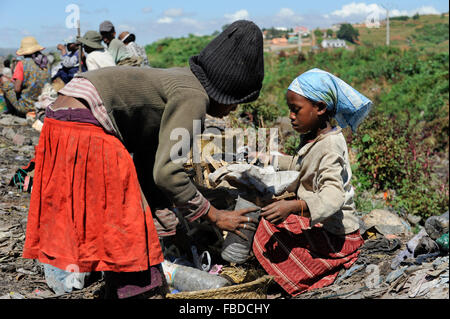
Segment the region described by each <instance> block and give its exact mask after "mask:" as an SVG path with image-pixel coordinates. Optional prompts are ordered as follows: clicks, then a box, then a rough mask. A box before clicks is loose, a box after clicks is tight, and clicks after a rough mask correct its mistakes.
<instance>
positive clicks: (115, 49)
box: [99, 20, 141, 66]
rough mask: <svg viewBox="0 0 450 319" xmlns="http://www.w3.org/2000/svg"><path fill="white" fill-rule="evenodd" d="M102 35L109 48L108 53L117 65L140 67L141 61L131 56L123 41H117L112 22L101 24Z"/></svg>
mask: <svg viewBox="0 0 450 319" xmlns="http://www.w3.org/2000/svg"><path fill="white" fill-rule="evenodd" d="M99 30H100V34H101V35H102V39H103V42H105V43H106V45H107V47H108V52H109V53H110V54H111V56H112V57H113V60H114V63H116V65H129V66H140V65H141V61H140V60H139V59H138V58H137V57H135V56H132V55H131V54H130V52H129V51H128V49H127V47H126V46H125V44H123V42H122V41H120V40H118V39H116V30H115V29H114V25H113V24H112V23H111V21H108V20H106V21H103V22H102V23H101V24H100V28H99Z"/></svg>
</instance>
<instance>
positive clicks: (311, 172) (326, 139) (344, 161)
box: [276, 127, 359, 235]
mask: <svg viewBox="0 0 450 319" xmlns="http://www.w3.org/2000/svg"><path fill="white" fill-rule="evenodd" d="M276 162H277V164H276V165H277V169H278V170H295V171H299V172H300V176H299V185H298V188H297V198H298V199H302V200H304V201H305V202H306V204H307V205H308V209H309V212H310V215H311V225H315V224H317V223H322V224H323V227H324V228H325V229H326V230H327V231H329V232H331V233H333V234H335V235H343V234H349V233H352V232H354V231H356V230H357V229H359V220H358V217H357V216H356V215H355V212H356V207H355V203H354V199H353V196H354V189H353V187H352V184H351V180H352V170H351V167H350V160H349V157H348V148H347V143H346V141H345V137H344V135H343V134H342V130H341V128H339V127H337V128H335V129H333V130H331V131H329V132H328V133H326V134H321V135H319V136H318V137H316V138H315V139H314V140H313V141H311V142H309V143H307V144H305V145H304V146H303V147H302V148H301V149H300V150H299V151H298V152H297V155H296V156H276Z"/></svg>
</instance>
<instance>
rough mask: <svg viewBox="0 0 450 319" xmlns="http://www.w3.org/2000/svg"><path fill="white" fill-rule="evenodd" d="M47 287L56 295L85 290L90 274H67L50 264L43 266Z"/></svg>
mask: <svg viewBox="0 0 450 319" xmlns="http://www.w3.org/2000/svg"><path fill="white" fill-rule="evenodd" d="M43 266H44V274H45V280H46V282H47V285H48V286H49V287H50V288H51V289H52V290H53V291H54V292H55V293H56V294H64V293H68V292H72V290H73V288H75V289H83V287H84V282H85V280H86V279H87V276H88V275H89V273H83V272H67V271H64V270H61V269H59V268H56V267H54V266H52V265H49V264H43Z"/></svg>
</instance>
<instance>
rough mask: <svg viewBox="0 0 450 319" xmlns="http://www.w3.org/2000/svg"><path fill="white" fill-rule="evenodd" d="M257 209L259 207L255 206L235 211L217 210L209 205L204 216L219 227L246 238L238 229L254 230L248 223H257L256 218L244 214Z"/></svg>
mask: <svg viewBox="0 0 450 319" xmlns="http://www.w3.org/2000/svg"><path fill="white" fill-rule="evenodd" d="M258 209H259V208H258V207H256V206H255V207H249V208H244V209H240V210H235V211H227V210H219V209H217V208H215V207H214V206H212V205H211V208H210V209H209V212H208V214H207V216H206V218H207V219H208V220H209V221H210V222H212V223H213V224H215V225H216V226H217V227H218V228H219V229H221V230H226V231H229V232H232V233H235V234H236V235H238V236H240V237H242V238H243V239H245V240H248V238H247V236H245V235H244V234H243V233H242V232H241V231H239V229H240V228H242V229H249V230H252V231H255V230H256V229H255V227H253V226H252V225H250V224H249V223H254V224H257V223H258V220H257V219H255V218H252V217H247V216H244V215H245V214H247V213H250V212H254V211H256V210H258Z"/></svg>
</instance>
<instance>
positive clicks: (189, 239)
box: [0, 93, 449, 299]
mask: <svg viewBox="0 0 450 319" xmlns="http://www.w3.org/2000/svg"><path fill="white" fill-rule="evenodd" d="M49 98H51V93H50V95H49ZM43 101H44V100H43ZM44 103H45V102H44ZM37 120H38V118H36V117H33V118H29V119H19V118H16V117H12V116H9V115H0V165H1V166H0V172H1V173H2V174H0V195H1V197H2V201H1V203H0V299H24V298H29V299H36V298H72V299H87V298H97V296H98V290H99V289H100V288H101V287H102V278H101V276H100V277H99V278H98V277H97V278H95V277H94V276H91V275H92V274H76V275H75V274H74V273H65V272H61V271H58V270H56V269H53V268H51V267H43V266H42V265H41V264H39V262H37V261H34V260H25V259H22V258H21V257H20V256H21V251H22V247H23V242H24V239H25V229H26V222H27V211H28V205H29V196H30V194H29V192H27V191H24V189H23V188H22V189H21V188H20V187H19V186H20V185H10V182H11V179H12V177H13V176H14V174H15V173H16V172H17V169H18V168H19V167H22V166H25V165H27V164H28V162H29V160H30V159H31V158H32V157H33V155H34V146H35V145H36V144H37V142H38V138H39V130H37V129H36V128H33V127H32V125H33V124H34V123H36V121H37ZM214 125H215V126H220V125H221V124H220V123H214ZM222 155H223V154H219V156H217V154H210V156H205V157H203V161H202V163H200V164H199V165H198V166H197V167H195V166H194V165H187V167H186V170H187V172H188V173H189V174H190V175H191V176H192V178H193V180H194V181H195V182H196V183H197V185H198V187H199V189H200V190H201V191H202V193H203V194H204V195H205V197H207V198H208V199H209V200H210V201H211V202H212V203H213V204H214V205H215V206H216V207H218V208H219V209H227V210H233V209H239V208H242V207H249V206H257V207H263V205H265V203H267V202H268V201H271V200H273V199H275V198H290V197H292V196H295V194H294V192H293V191H294V184H295V181H296V178H297V175H296V174H298V172H288V173H285V172H276V171H275V170H274V169H273V167H271V166H270V165H266V163H260V162H258V161H256V162H253V163H252V164H249V163H248V162H245V161H243V160H242V159H245V157H246V154H245V150H244V151H242V152H238V151H236V153H234V154H232V155H233V156H229V158H231V159H232V162H225V161H224V158H225V157H224V156H222ZM29 175H30V174H29ZM251 214H254V216H253V217H255V218H258V216H259V211H255V212H252V213H251ZM359 217H360V232H361V235H362V236H363V238H364V239H365V244H364V245H363V247H362V248H361V253H360V255H359V258H358V260H357V261H356V263H355V264H354V265H353V266H352V267H351V268H349V269H347V270H344V269H343V270H342V271H341V273H340V274H339V275H338V277H337V279H336V280H335V282H334V283H333V284H332V285H330V286H327V287H324V288H319V289H315V290H313V291H309V292H305V293H302V294H300V295H299V296H297V297H295V298H298V299H308V298H313V299H321V298H322V299H339V298H342V299H352V298H355V299H363V298H395V299H398V298H427V299H432V298H439V299H440V298H449V296H448V288H449V255H448V254H449V253H448V224H449V213H448V212H446V213H444V214H442V215H440V216H432V217H429V218H428V219H427V220H425V221H424V223H423V224H422V225H420V222H419V220H414V219H413V218H406V217H403V216H400V215H399V214H397V213H396V212H394V211H390V210H382V209H377V210H373V211H371V212H368V213H361V214H360V216H359ZM255 226H256V225H255ZM178 227H179V228H178V229H179V230H180V231H178V230H177V233H179V234H181V237H179V238H172V239H164V240H161V243H162V246H163V249H164V255H165V258H166V260H165V261H164V263H163V265H162V267H163V270H164V275H165V277H166V281H167V282H168V284H169V285H170V289H171V290H170V293H169V295H168V298H170V297H172V298H173V297H176V296H177V295H178V296H186V295H183V294H185V293H197V292H199V291H213V292H215V293H217V294H219V292H220V293H221V294H219V295H220V296H226V295H222V293H223V294H229V295H228V296H230V297H235V298H244V297H241V295H239V297H237V295H236V294H234V293H235V291H234V290H233V289H235V288H236V287H244V286H245V287H246V289H248V290H254V291H257V290H258V289H257V287H262V288H264V289H261V290H258V293H257V294H256V295H255V294H254V295H252V296H251V298H290V296H288V295H286V294H283V293H282V292H281V293H280V292H279V291H276V293H273V292H272V291H270V288H271V287H273V286H271V283H272V282H273V281H270V279H267V280H264V281H259V280H261V279H262V278H265V275H266V274H265V272H264V271H263V270H262V268H261V267H260V266H259V264H258V262H257V261H256V259H255V258H254V256H253V255H252V250H251V241H249V242H243V241H241V240H240V237H239V238H237V237H236V236H235V235H234V234H233V233H226V232H224V233H222V232H219V231H218V230H217V229H215V228H213V227H212V226H211V225H209V224H208V223H206V222H202V221H198V220H197V221H196V222H193V223H188V222H181V223H180V224H179V225H178ZM245 234H246V235H247V236H248V237H249V238H252V236H253V232H252V231H249V230H247V231H246V232H245ZM246 285H247V286H246ZM267 289H269V290H267ZM191 296H192V295H191Z"/></svg>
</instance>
